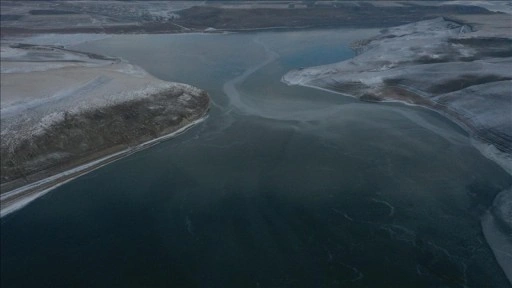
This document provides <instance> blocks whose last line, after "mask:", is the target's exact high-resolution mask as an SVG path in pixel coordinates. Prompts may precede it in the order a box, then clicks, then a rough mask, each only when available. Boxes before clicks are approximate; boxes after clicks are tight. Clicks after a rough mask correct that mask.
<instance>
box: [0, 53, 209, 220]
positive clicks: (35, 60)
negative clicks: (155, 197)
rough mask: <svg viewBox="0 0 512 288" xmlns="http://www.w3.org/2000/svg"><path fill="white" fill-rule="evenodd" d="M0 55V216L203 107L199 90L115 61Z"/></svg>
mask: <svg viewBox="0 0 512 288" xmlns="http://www.w3.org/2000/svg"><path fill="white" fill-rule="evenodd" d="M1 55H2V57H1V63H2V66H1V70H2V71H1V72H2V73H1V82H2V86H1V95H2V97H1V121H2V126H1V136H2V137H1V147H0V148H1V150H0V155H1V185H2V186H1V188H2V204H1V205H2V206H1V207H2V215H4V214H5V213H7V212H9V211H12V210H13V208H14V207H17V206H16V205H18V206H19V203H20V201H21V202H23V199H27V197H29V198H30V197H33V196H34V194H35V193H40V192H41V191H43V190H45V189H48V188H51V187H53V186H55V185H56V184H59V183H61V182H62V181H66V180H69V179H72V178H74V177H77V176H79V175H81V174H83V173H85V172H87V171H90V170H91V169H94V168H96V167H99V166H101V165H105V164H106V163H109V162H111V161H113V160H115V159H118V158H120V157H122V156H125V155H127V154H129V153H133V152H134V151H136V150H140V149H142V148H144V147H146V146H147V145H148V144H151V143H154V141H155V139H159V140H162V138H165V137H166V136H167V135H172V134H173V133H175V132H177V131H181V130H183V129H185V128H186V127H189V126H190V125H192V124H194V123H197V121H198V120H200V119H202V118H203V117H205V116H206V113H207V111H208V108H209V97H208V95H207V93H206V92H205V91H203V90H200V89H198V88H195V87H192V86H190V85H186V84H180V83H171V82H166V81H162V80H159V79H156V78H154V77H153V76H151V75H149V74H148V73H146V72H145V71H144V70H142V69H141V68H140V67H137V66H134V65H131V64H129V63H127V62H126V61H123V60H120V59H117V58H113V57H105V56H101V55H96V54H91V53H84V52H78V51H73V50H68V49H65V48H63V47H57V46H48V45H28V44H15V43H10V44H5V45H2V54H1ZM148 142H149V143H148ZM91 163H93V164H91ZM13 205H14V206H13ZM9 207H10V208H9Z"/></svg>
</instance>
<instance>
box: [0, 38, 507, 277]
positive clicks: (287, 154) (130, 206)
mask: <svg viewBox="0 0 512 288" xmlns="http://www.w3.org/2000/svg"><path fill="white" fill-rule="evenodd" d="M361 33H362V32H360V33H359V34H361ZM354 34H356V35H357V34H358V33H354V32H350V31H340V30H325V31H308V32H279V33H274V32H272V33H270V32H269V33H260V34H230V35H124V36H114V37H112V38H110V39H106V40H102V41H98V42H91V43H87V44H83V45H81V46H79V47H77V48H78V49H82V50H87V51H90V52H97V53H102V54H108V55H116V56H119V57H123V58H125V59H127V60H129V61H130V62H131V63H134V64H137V65H140V66H142V67H143V68H144V69H146V70H147V71H148V72H150V73H151V74H153V75H155V76H157V77H159V78H161V79H165V80H170V81H180V82H185V83H190V84H193V85H196V86H198V87H201V88H203V89H206V90H207V91H208V92H209V93H210V96H211V97H212V101H213V104H212V109H211V113H210V117H209V118H208V119H207V120H206V121H205V122H203V123H202V124H200V125H198V126H196V127H194V128H193V129H191V130H189V131H188V132H187V133H185V134H183V135H181V136H179V137H177V138H174V139H172V140H170V141H167V142H164V143H161V144H159V145H156V146H154V147H151V148H150V149H148V150H145V151H142V152H140V153H137V154H135V155H131V156H129V157H127V158H124V159H122V160H120V161H117V162H115V163H113V164H111V165H108V166H106V167H103V168H100V169H98V170H96V171H94V172H91V173H89V174H87V175H85V176H83V177H80V178H78V179H76V180H74V181H72V182H70V183H68V184H66V185H63V186H61V187H59V188H57V189H56V190H54V191H53V192H51V193H49V194H47V195H45V196H44V197H42V198H40V199H38V200H36V201H34V202H32V203H31V204H30V205H28V206H27V207H26V208H23V209H22V210H19V211H17V212H15V213H12V214H10V215H8V216H6V217H3V218H2V219H1V259H0V261H1V284H2V287H440V286H443V287H463V286H469V287H484V286H485V287H506V285H508V284H507V280H506V279H505V276H504V275H503V272H502V271H501V270H500V268H499V266H498V265H497V263H496V261H495V260H494V258H493V255H492V252H491V251H490V249H489V247H488V246H487V245H486V243H485V240H484V238H483V235H482V233H481V229H480V224H479V223H480V222H479V213H480V212H481V211H483V209H485V207H487V206H488V205H489V204H490V202H489V201H491V200H492V199H493V197H494V195H495V194H496V193H497V192H499V191H501V190H502V189H504V188H506V187H508V186H510V185H511V184H512V179H511V177H510V176H509V175H508V174H506V173H505V172H504V171H502V170H501V169H500V168H499V167H498V166H496V165H495V164H494V163H492V162H490V161H489V160H487V159H486V158H484V157H483V156H481V155H480V154H479V153H478V151H477V150H475V149H474V148H473V147H472V146H471V144H470V141H469V139H468V137H467V135H466V134H465V133H464V132H463V131H462V130H461V129H459V128H458V127H457V126H455V125H454V124H452V123H451V122H449V121H447V120H445V119H443V118H442V117H440V116H439V115H437V114H436V113H434V112H431V111H427V110H424V109H421V108H415V107H408V106H403V105H398V104H368V103H360V102H358V101H356V100H354V99H351V98H347V97H343V96H340V95H336V94H332V93H327V92H323V91H319V90H313V89H310V88H304V87H288V86H286V85H284V84H282V83H280V81H279V80H280V78H281V76H282V75H283V74H284V73H285V72H286V71H288V70H289V69H292V68H297V67H301V66H310V65H317V64H318V65H320V64H326V63H331V62H336V61H341V60H343V59H347V58H349V57H351V56H352V55H353V54H352V52H351V50H350V49H349V48H348V44H349V43H350V41H351V40H353V39H355V38H354ZM363 36H364V35H363V34H361V36H360V37H363ZM363 38H364V37H363ZM318 52H321V53H318ZM261 63H265V65H263V66H262V65H261ZM245 71H250V72H252V73H245ZM244 73H245V74H244ZM229 87H234V88H235V90H230V88H229ZM230 91H235V93H227V92H230Z"/></svg>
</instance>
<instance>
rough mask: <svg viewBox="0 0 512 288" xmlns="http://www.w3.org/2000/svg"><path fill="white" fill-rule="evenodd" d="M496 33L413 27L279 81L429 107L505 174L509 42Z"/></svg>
mask: <svg viewBox="0 0 512 288" xmlns="http://www.w3.org/2000/svg"><path fill="white" fill-rule="evenodd" d="M509 24H510V22H509ZM509 31H512V30H509ZM503 33H505V31H504V30H496V31H494V32H493V33H477V31H474V28H472V26H470V25H466V24H462V23H458V22H456V21H452V20H448V19H445V18H436V19H432V20H425V21H420V22H417V23H413V24H407V25H404V26H399V27H396V28H389V29H384V30H382V33H381V34H380V35H378V36H376V37H374V38H372V39H368V40H364V41H360V42H359V43H355V44H354V49H355V50H356V51H357V52H358V54H359V55H358V56H356V57H355V58H353V59H350V60H347V61H344V62H340V63H336V64H331V65H326V66H320V67H312V68H305V69H297V70H294V71H290V72H289V73H288V74H286V75H285V76H284V77H283V81H284V82H285V83H288V84H291V85H306V86H314V87H321V88H325V89H329V90H333V91H336V92H340V93H343V94H347V95H350V96H353V97H357V98H359V99H361V100H364V101H372V102H379V101H400V102H406V103H410V104H417V105H421V106H425V107H428V108H432V109H434V110H436V111H439V112H440V113H442V114H444V115H446V116H448V117H449V118H450V119H452V120H454V121H455V122H457V123H459V124H460V125H461V126H462V127H464V128H465V129H466V130H467V131H468V132H470V133H471V135H473V136H474V137H475V138H476V139H477V140H478V141H476V142H475V144H476V145H477V147H478V148H479V149H480V150H481V151H482V152H483V153H484V154H485V155H486V156H488V157H490V158H492V159H493V160H495V161H496V162H498V163H499V164H500V165H501V166H502V167H503V168H504V169H506V170H507V171H509V172H512V166H511V165H512V93H511V89H512V81H511V80H512V72H511V70H510V67H511V64H512V37H510V35H508V36H507V35H506V34H503Z"/></svg>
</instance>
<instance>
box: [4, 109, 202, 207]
mask: <svg viewBox="0 0 512 288" xmlns="http://www.w3.org/2000/svg"><path fill="white" fill-rule="evenodd" d="M206 111H208V109H207V110H206ZM207 118H208V114H206V113H205V114H204V115H203V116H202V117H201V118H199V119H197V120H194V121H192V122H190V123H188V124H187V125H185V126H183V127H181V128H179V129H178V130H176V131H174V132H172V133H169V134H167V135H164V136H161V137H158V138H155V139H153V140H149V141H147V142H144V143H142V144H139V145H137V146H135V147H133V148H128V149H124V150H122V151H119V152H116V153H114V154H110V155H108V156H106V157H103V158H100V159H97V160H94V161H92V162H89V163H87V164H84V165H81V166H78V167H75V168H72V169H70V170H67V171H64V172H61V173H59V174H56V175H53V176H50V177H48V178H45V179H42V180H39V181H37V182H34V183H30V184H27V185H25V186H22V187H20V188H17V189H14V190H12V191H9V192H6V193H3V194H1V195H0V201H1V208H0V217H4V216H6V215H8V214H10V213H12V212H15V211H17V210H19V209H21V208H23V207H25V206H26V205H27V204H29V203H30V202H32V201H33V200H35V199H37V198H39V197H41V196H43V195H45V194H46V193H48V192H50V191H51V190H54V189H55V188H57V187H59V186H61V185H64V184H66V183H67V182H70V181H72V180H74V179H76V178H78V177H80V176H83V175H85V174H87V173H89V172H92V171H94V170H96V169H98V168H101V167H103V166H105V165H108V164H110V163H113V162H115V161H117V160H120V159H122V158H124V157H127V156H129V155H131V154H133V153H136V152H139V151H142V150H144V149H147V148H149V147H151V146H153V145H156V144H158V143H160V142H163V141H166V140H169V139H171V138H174V137H176V136H178V135H180V134H182V133H184V132H186V131H187V130H188V129H190V128H192V127H194V126H195V125H197V124H199V123H201V122H203V121H205V120H206V119H207Z"/></svg>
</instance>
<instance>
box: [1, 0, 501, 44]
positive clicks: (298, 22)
mask: <svg viewBox="0 0 512 288" xmlns="http://www.w3.org/2000/svg"><path fill="white" fill-rule="evenodd" d="M0 6H1V8H2V9H1V11H2V12H1V18H0V20H1V23H2V26H1V33H2V35H3V36H6V35H19V34H34V33H107V34H114V33H119V34H122V33H189V32H214V33H218V32H222V31H247V30H256V29H294V28H319V27H321V28H325V27H345V28H382V27H392V26H397V25H402V24H406V23H411V22H415V21H418V20H422V19H429V18H433V17H438V16H448V15H474V14H478V15H494V14H496V12H494V11H490V10H488V9H486V8H483V7H479V6H477V5H468V3H450V2H444V1H429V2H424V1H286V2H282V1H256V2H254V1H253V2H251V1H227V2H222V1H218V2H216V1H213V2H211V1H204V2H198V1H127V2H125V1H1V2H0ZM484 6H486V7H488V6H493V5H491V4H487V5H484ZM500 7H505V8H506V7H507V5H505V4H503V5H501V6H500Z"/></svg>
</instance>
